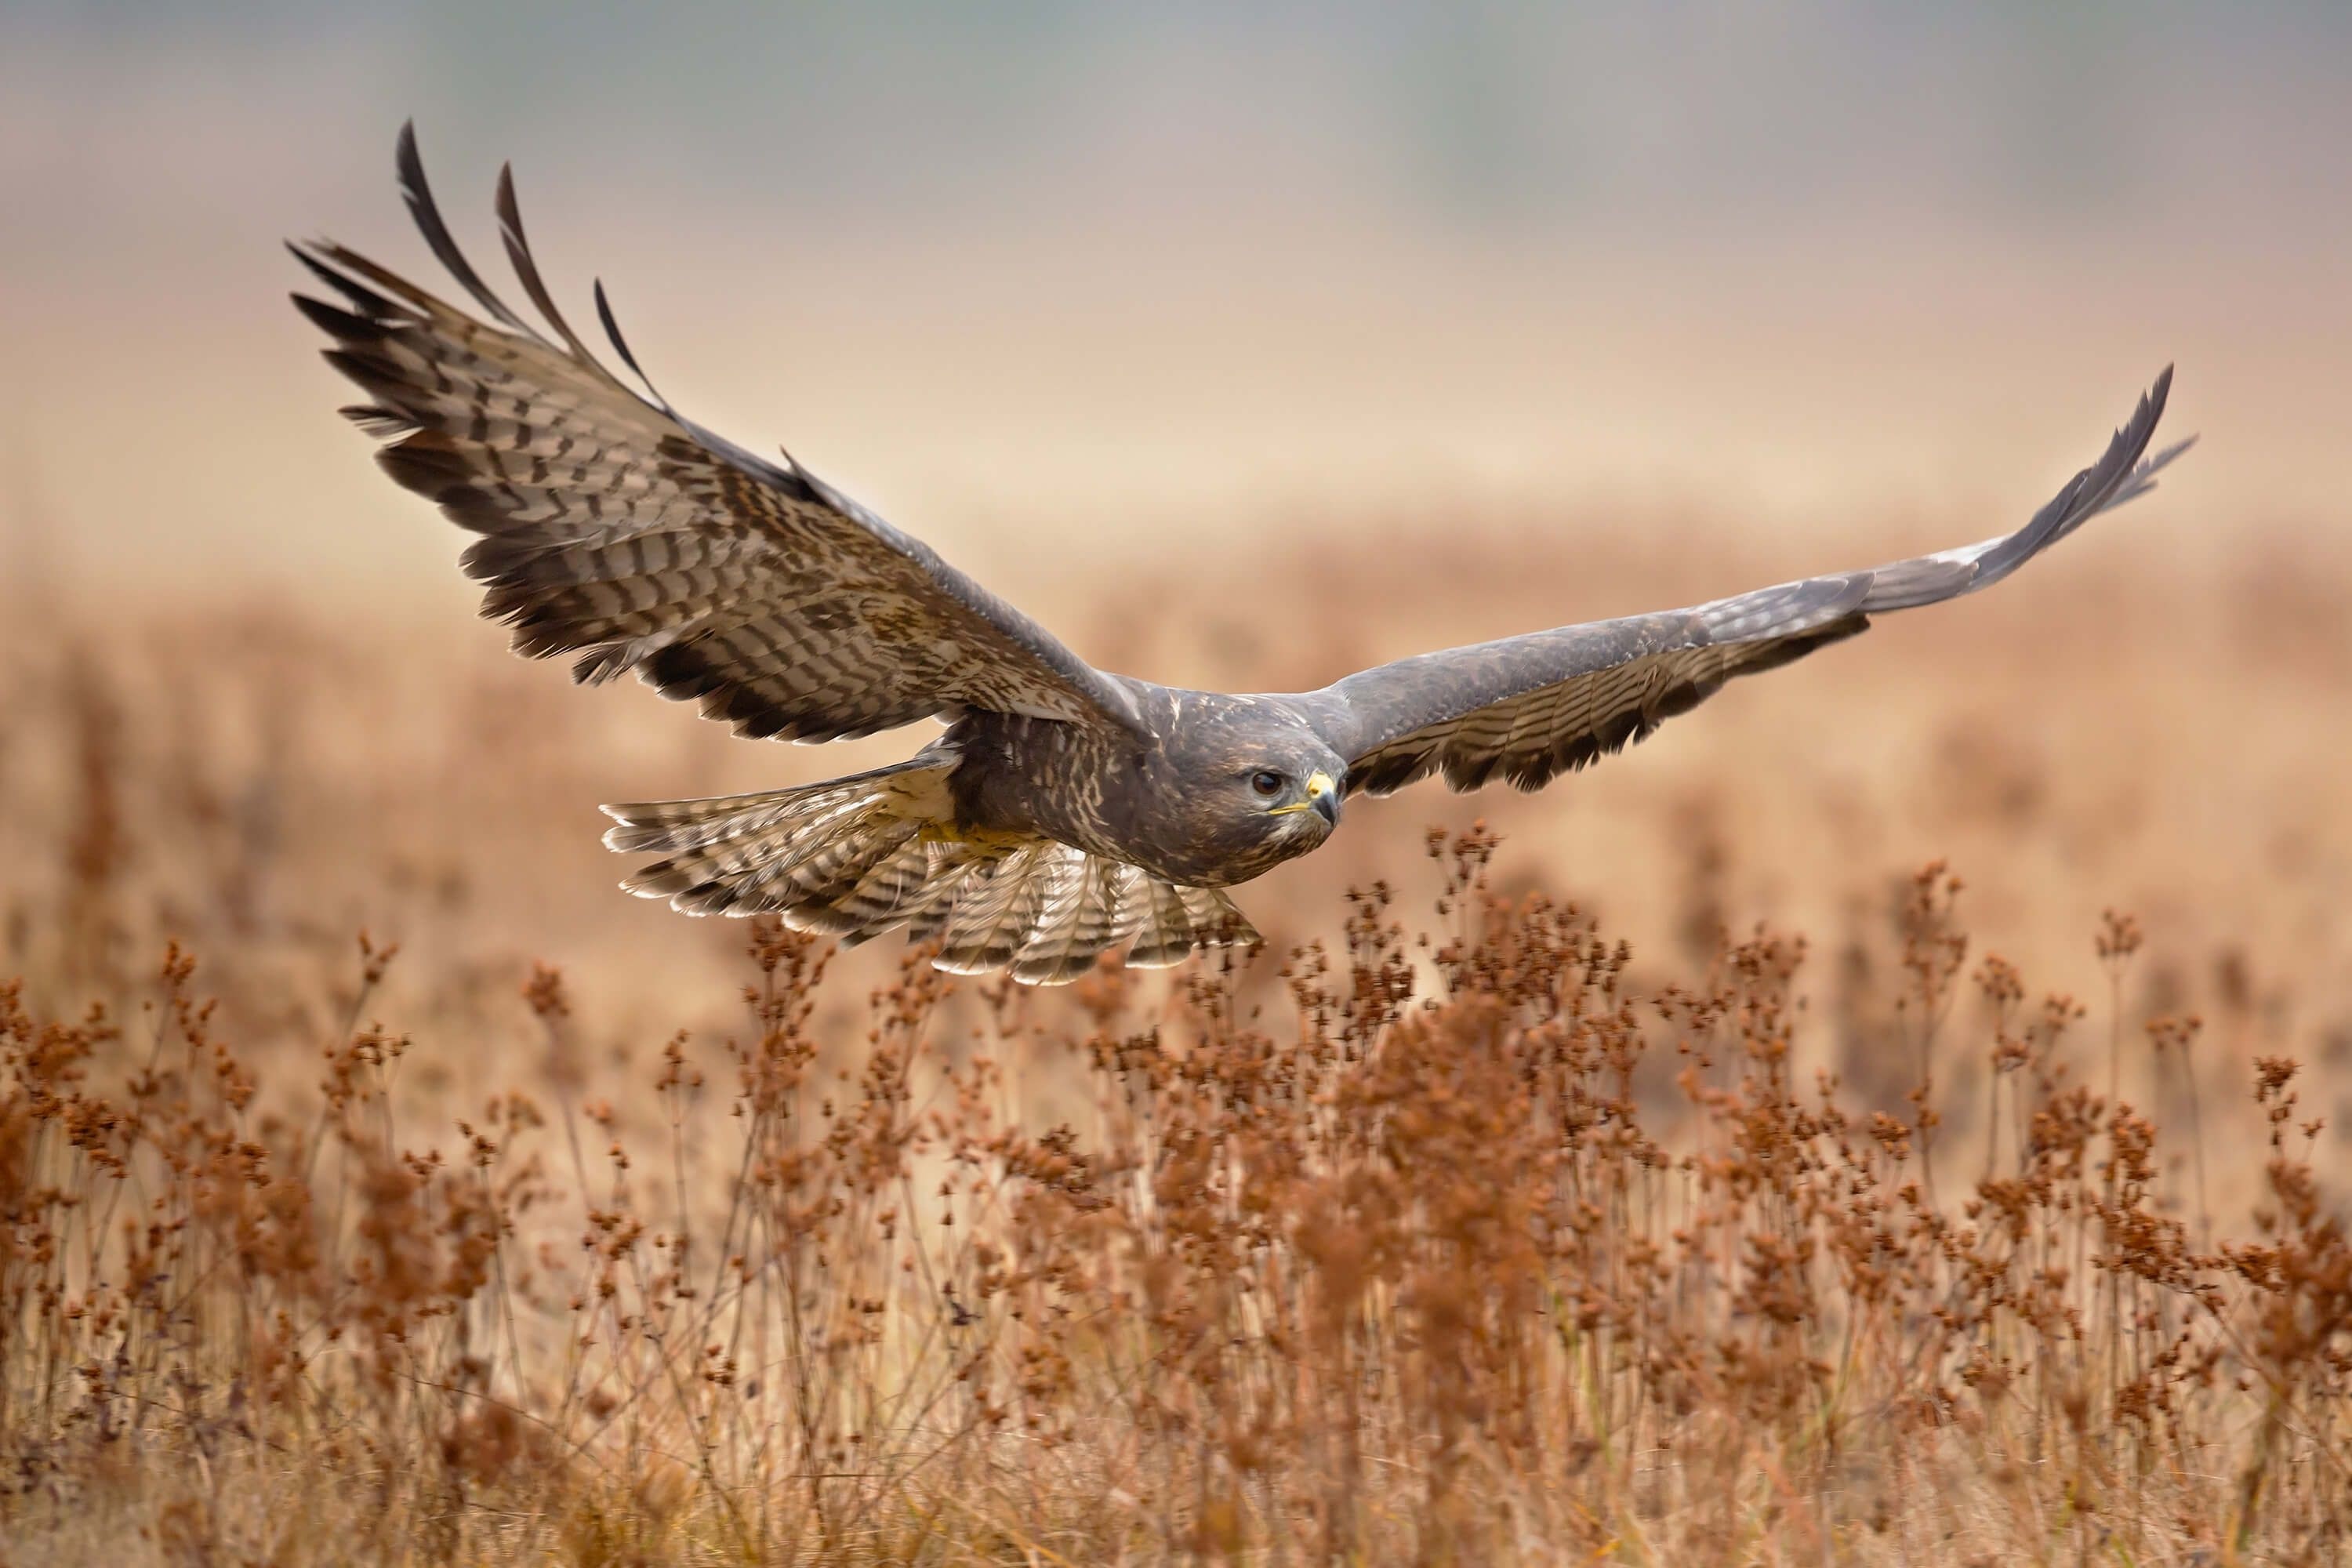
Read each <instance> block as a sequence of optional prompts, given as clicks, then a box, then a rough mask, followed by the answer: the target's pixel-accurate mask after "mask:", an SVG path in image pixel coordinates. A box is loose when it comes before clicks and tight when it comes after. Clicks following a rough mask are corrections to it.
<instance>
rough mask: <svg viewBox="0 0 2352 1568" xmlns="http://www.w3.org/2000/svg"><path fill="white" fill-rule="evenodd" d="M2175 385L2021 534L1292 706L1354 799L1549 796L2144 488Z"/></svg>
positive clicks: (1419, 670) (2038, 547)
mask: <svg viewBox="0 0 2352 1568" xmlns="http://www.w3.org/2000/svg"><path fill="white" fill-rule="evenodd" d="M2171 384H2172V371H2171V369H2170V368H2169V367H2167V369H2166V370H2165V372H2164V374H2162V375H2160V376H2158V378H2157V381H2156V384H2155V386H2154V387H2152V388H2151V389H2149V391H2148V393H2147V395H2146V396H2144V397H2142V398H2141V399H2140V404H2139V407H2138V409H2137V412H2135V413H2134V414H2133V416H2132V417H2131V419H2130V421H2129V422H2128V423H2126V425H2125V426H2124V427H2123V428H2122V429H2121V430H2119V431H2117V432H2116V437H2115V439H2114V440H2113V441H2112V442H2110V443H2109V444H2108V447H2107V449H2106V451H2105V454H2103V455H2102V456H2101V457H2100V458H2099V460H2098V461H2097V462H2095V463H2094V464H2092V465H2091V466H2090V467H2089V468H2085V469H2084V470H2083V471H2082V472H2081V473H2079V474H2077V475H2075V476H2074V479H2073V480H2071V481H2070V482H2069V483H2068V484H2067V486H2066V488H2065V489H2062V490H2060V491H2059V492H2058V494H2057V495H2056V496H2055V497H2053V498H2052V500H2051V501H2050V504H2049V505H2047V506H2045V507H2043V508H2042V510H2040V511H2039V512H2036V513H2035V514H2034V517H2033V521H2031V522H2029V523H2027V524H2026V525H2025V526H2024V527H2023V528H2021V529H2019V530H2018V531H2016V532H2015V533H2011V534H2008V535H2005V536H2003V537H2001V538H2000V539H1990V540H1986V541H1985V542H1982V543H1979V544H1970V545H1966V546H1963V547H1961V548H1959V549H1957V550H1947V551H1943V552H1939V553H1937V554H1934V555H1922V556H1919V557H1917V558H1916V559H1914V560H1910V561H1900V562H1896V563H1894V564H1893V565H1890V566H1881V567H1878V568H1876V569H1875V570H1873V571H1867V572H1847V573H1843V574H1839V575H1836V576H1832V577H1810V578H1807V579H1805V580H1804V581H1802V582H1798V583H1784V584H1780V586H1778V587H1772V588H1759V589H1758V590H1757V591H1756V592H1754V593H1751V594H1742V595H1738V597H1736V598H1730V599H1718V600H1717V601H1715V602H1714V603H1713V604H1710V605H1699V606H1697V607H1696V609H1688V610H1670V611H1667V612H1665V613H1664V614H1662V615H1652V616H1631V617H1629V618H1627V619H1624V620H1615V621H1594V622H1591V623H1590V624H1588V625H1585V626H1562V627H1559V628H1558V629H1557V630H1554V631H1548V632H1535V633H1531V634H1529V635H1528V636H1526V637H1509V638H1506V639H1504V640H1503V641H1500V642H1490V643H1481V644H1478V645H1476V646H1475V647H1458V648H1452V649H1448V650H1447V651H1445V652H1443V653H1430V654H1423V655H1420V656H1419V657H1417V658H1405V659H1399V660H1398V661H1397V662H1395V663H1394V664H1384V665H1381V666H1379V667H1378V668H1372V669H1367V670H1360V671H1359V672H1358V673H1356V674H1354V675H1350V676H1349V677H1348V678H1347V679H1344V680H1341V681H1339V683H1338V684H1337V685H1334V686H1329V687H1326V688H1325V689H1322V690H1321V691H1317V692H1310V693H1307V694H1304V695H1302V696H1299V697H1297V698H1295V699H1293V701H1294V702H1296V703H1297V705H1298V707H1299V708H1300V709H1301V710H1303V711H1305V712H1306V713H1307V715H1308V716H1309V717H1310V719H1311V720H1312V721H1313V722H1314V723H1315V725H1316V727H1317V729H1318V731H1320V733H1321V734H1322V736H1323V739H1324V740H1325V741H1326V742H1328V744H1329V745H1330V746H1331V748H1332V749H1333V750H1334V751H1336V752H1339V754H1340V755H1341V756H1343V757H1346V758H1348V759H1349V773H1348V784H1349V788H1350V789H1351V790H1355V789H1361V790H1368V791H1370V792H1371V793H1372V794H1374V795H1387V794H1389V793H1391V791H1394V790H1399V789H1402V788H1403V787H1404V786H1405V785H1406V784H1412V782H1413V781H1415V780H1416V779H1421V778H1425V777H1427V776H1428V775H1429V774H1431V773H1438V772H1441V771H1442V772H1443V773H1444V775H1445V782H1446V783H1447V784H1451V785H1452V786H1453V787H1454V788H1455V789H1457V790H1471V789H1476V788H1477V787H1478V786H1479V785H1481V784H1485V783H1486V781H1487V780H1489V779H1491V778H1494V777H1496V776H1497V775H1500V776H1501V777H1503V778H1505V779H1507V780H1509V781H1510V782H1511V783H1512V784H1515V785H1517V787H1519V788H1520V789H1526V790H1531V789H1537V788H1540V787H1541V786H1542V785H1543V784H1547V783H1549V781H1550V780H1551V779H1552V778H1553V777H1555V776H1556V775H1558V774H1559V773H1565V772H1568V771H1570V770H1571V769H1575V768H1580V767H1583V766H1584V765H1585V764H1586V763H1591V762H1592V761H1593V760H1594V759H1595V758H1597V757H1599V756H1601V755H1602V754H1603V753H1604V752H1614V751H1616V750H1618V749H1619V748H1620V747H1622V746H1624V745H1625V744H1627V743H1628V742H1633V741H1639V740H1641V739H1643V737H1645V736H1647V735H1648V734H1649V733H1650V732H1651V731H1653V730H1654V729H1656V728H1657V727H1658V725H1659V724H1660V723H1661V722H1662V721H1664V720H1666V719H1668V718H1671V717H1672V716H1674V715H1675V714H1676V713H1681V712H1685V711H1686V710H1689V709H1690V708H1692V707H1694V706H1696V704H1698V703H1699V702H1700V701H1702V700H1705V699H1706V698H1707V697H1708V696H1710V695H1712V694H1713V693H1714V692H1715V691H1716V690H1717V689H1718V688H1720V687H1721V686H1722V685H1723V683H1724V682H1725V681H1727V680H1729V679H1732V678H1733V677H1734V676H1739V675H1753V674H1755V673H1757V672H1758V671H1759V670H1766V669H1771V668H1777V667H1778V666H1780V665H1783V664H1787V663H1788V662H1790V660H1791V659H1795V658H1802V657H1803V656H1804V655H1806V654H1808V653H1811V651H1812V650H1813V649H1815V648H1817V647H1822V646H1824V645H1825V644H1828V643H1832V642H1836V641H1838V640H1839V639H1840V638H1843V637H1853V635H1854V634H1856V633H1858V632H1860V631H1862V630H1864V628H1865V627H1867V626H1869V624H1870V622H1869V617H1870V616H1871V615H1872V614H1873V613H1874V612H1876V611H1881V610H1907V609H1910V608H1912V607H1913V606H1914V605H1932V604H1935V603H1937V601H1939V600H1943V599H1949V598H1954V597H1957V596H1958V595H1962V594H1968V593H1973V592H1975V591H1976V590H1977V589H1979V588H1981V587H1984V586H1985V585H1987V584H1991V583H1997V582H1999V581H2000V579H2002V578H2003V577H2006V576H2008V575H2009V574H2011V572H2014V571H2015V570H2017V568H2018V567H2019V566H2020V565H2021V564H2023V563H2025V562H2026V561H2028V560H2031V559H2032V557H2033V556H2035V555H2037V554H2039V553H2040V552H2042V551H2043V550H2046V549H2048V548H2049V547H2050V546H2051V545H2053V544H2054V543H2056V542H2058V541H2059V540H2061V539H2063V538H2065V537H2066V535H2068V534H2069V533H2072V532H2073V531H2074V530H2075V529H2077V528H2079V527H2081V526H2082V525H2083V524H2084V522H2086V521H2089V520H2090V519H2092V518H2094V517H2095V516H2097V515H2098V514H2099V513H2101V512H2103V511H2106V510H2111V509H2113V508H2115V507H2118V506H2121V505H2122V504H2123V503H2125V502H2126V501H2128V500H2132V499H2133V498H2135V497H2137V496H2139V495H2142V494H2144V493H2146V492H2147V490H2148V489H2151V488H2152V487H2153V486H2154V484H2155V482H2156V481H2155V476H2156V472H2157V470H2158V469H2159V468H2163V467H2164V466H2165V465H2166V464H2167V463H2168V462H2170V461H2171V460H2172V459H2173V458H2176V457H2178V456H2179V455H2180V453H2182V452H2183V451H2185V450H2187V449H2188V447H2189V442H2187V441H2183V442H2180V443H2179V445H2177V446H2174V447H2169V448H2168V449H2167V450H2165V451H2162V452H2159V453H2158V454H2157V455H2156V456H2155V457H2153V458H2147V459H2146V460H2142V457H2141V454H2142V453H2144V452H2145V451H2146V450H2147V444H2148V440H2149V438H2150V437H2152V436H2154V434H2155V433H2156V425H2157V421H2158V418H2160V417H2161V416H2163V413H2164V400H2165V395H2166V393H2167V392H2168V390H2169V388H2170V386H2171Z"/></svg>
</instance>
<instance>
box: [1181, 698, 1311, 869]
mask: <svg viewBox="0 0 2352 1568" xmlns="http://www.w3.org/2000/svg"><path fill="white" fill-rule="evenodd" d="M1237 718H1238V721H1237V722H1234V723H1232V724H1230V725H1223V726H1219V727H1217V729H1216V730H1215V731H1213V738H1210V737H1204V739H1211V743H1209V744H1206V745H1203V746H1202V747H1200V748H1199V750H1198V751H1196V752H1195V753H1194V754H1193V755H1192V756H1191V757H1190V758H1188V759H1186V761H1187V763H1188V764H1189V765H1187V766H1185V767H1184V768H1183V770H1182V771H1183V784H1182V785H1181V794H1182V801H1181V815H1182V816H1183V818H1184V820H1185V825H1186V829H1187V836H1188V837H1189V838H1190V839H1191V846H1190V847H1191V848H1192V850H1193V851H1194V852H1195V853H1196V854H1197V856H1198V863H1199V865H1200V867H1201V868H1202V873H1207V872H1209V871H1210V870H1211V869H1212V868H1213V872H1214V875H1213V879H1212V877H1211V876H1209V875H1206V874H1202V875H1200V876H1199V881H1200V883H1201V885H1205V886H1223V885H1230V884H1231V883H1234V882H1242V881H1246V880H1248V879H1250V878H1252V877H1255V876H1257V875H1259V874H1260V873H1262V872H1265V871H1268V870H1271V869H1272V868H1274V867H1276V865H1279V864H1280V863H1281V862H1283V861H1285V860H1288V859H1291V858H1295V857H1297V856H1300V855H1304V854H1306V853H1307V851H1308V850H1310V849H1314V848H1316V847H1318V846H1320V845H1321V844H1322V842H1323V841H1324V840H1325V839H1327V838H1328V837H1331V833H1332V830H1333V829H1335V828H1336V827H1338V826H1339V806H1340V803H1341V801H1342V800H1343V799H1345V797H1346V795H1347V777H1348V764H1347V763H1346V761H1345V760H1344V759H1343V758H1341V757H1340V756H1339V754H1338V753H1337V752H1333V751H1332V750H1331V748H1330V747H1329V746H1328V745H1326V744H1325V743H1324V742H1323V741H1322V739H1321V738H1320V737H1319V736H1318V735H1317V734H1316V733H1315V732H1314V731H1312V730H1310V729H1308V728H1307V726H1306V725H1305V724H1303V723H1300V722H1297V721H1296V720H1293V719H1290V718H1289V717H1288V716H1287V715H1284V716H1281V717H1279V718H1272V719H1268V718H1265V717H1262V716H1260V715H1255V714H1245V715H1239V716H1237Z"/></svg>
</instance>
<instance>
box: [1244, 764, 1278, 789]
mask: <svg viewBox="0 0 2352 1568" xmlns="http://www.w3.org/2000/svg"><path fill="white" fill-rule="evenodd" d="M1250 788H1252V789H1254V790H1255V791H1257V793H1258V794H1260V795H1280V794H1281V793H1282V775H1281V774H1280V773H1276V772H1275V771H1274V770H1273V769H1272V768H1260V769H1258V771H1257V772H1255V773H1252V774H1250Z"/></svg>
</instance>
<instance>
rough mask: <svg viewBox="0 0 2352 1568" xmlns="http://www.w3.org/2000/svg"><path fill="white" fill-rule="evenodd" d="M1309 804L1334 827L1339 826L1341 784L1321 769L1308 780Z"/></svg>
mask: <svg viewBox="0 0 2352 1568" xmlns="http://www.w3.org/2000/svg"><path fill="white" fill-rule="evenodd" d="M1307 805H1311V806H1313V807H1314V808H1315V809H1316V811H1317V813H1318V814H1319V815H1320V816H1322V818H1323V820H1324V821H1325V822H1326V823H1328V824H1329V825H1330V826H1333V827H1337V826H1339V785H1338V784H1334V783H1332V782H1331V775H1330V774H1329V773H1323V772H1320V771H1319V770H1318V772H1317V773H1314V774H1313V775H1312V776H1311V777H1309V778H1308V779H1307Z"/></svg>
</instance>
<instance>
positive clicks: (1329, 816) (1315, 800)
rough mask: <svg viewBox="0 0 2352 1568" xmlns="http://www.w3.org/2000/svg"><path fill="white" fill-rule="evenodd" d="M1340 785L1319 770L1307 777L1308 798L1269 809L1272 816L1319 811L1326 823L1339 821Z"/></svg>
mask: <svg viewBox="0 0 2352 1568" xmlns="http://www.w3.org/2000/svg"><path fill="white" fill-rule="evenodd" d="M1268 809H1269V811H1270V813H1271V815H1273V816H1288V815H1289V814H1290V813H1292V812H1294V811H1319V812H1321V813H1322V814H1323V820H1325V821H1326V822H1336V821H1338V820H1339V784H1338V782H1337V781H1336V780H1334V779H1333V778H1332V777H1331V775H1330V774H1329V773H1325V772H1323V770H1321V769H1320V768H1318V769H1317V770H1316V771H1315V772H1313V773H1309V774H1308V775H1307V798H1306V799H1305V800H1295V801H1292V802H1291V803H1290V804H1289V805H1277V806H1273V807H1270V808H1268Z"/></svg>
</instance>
